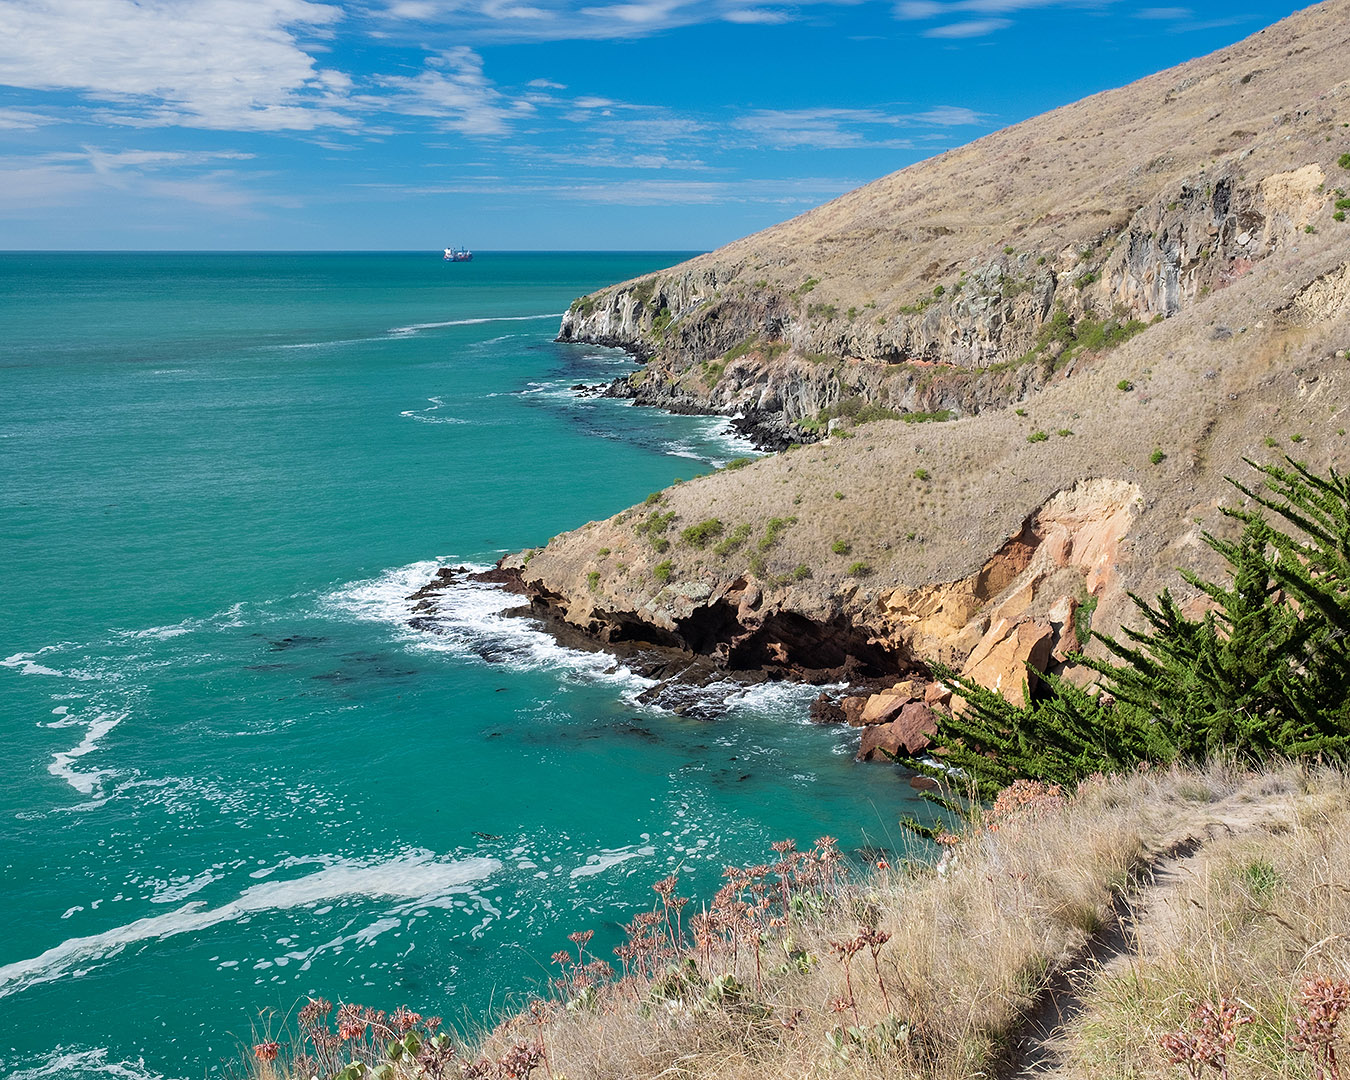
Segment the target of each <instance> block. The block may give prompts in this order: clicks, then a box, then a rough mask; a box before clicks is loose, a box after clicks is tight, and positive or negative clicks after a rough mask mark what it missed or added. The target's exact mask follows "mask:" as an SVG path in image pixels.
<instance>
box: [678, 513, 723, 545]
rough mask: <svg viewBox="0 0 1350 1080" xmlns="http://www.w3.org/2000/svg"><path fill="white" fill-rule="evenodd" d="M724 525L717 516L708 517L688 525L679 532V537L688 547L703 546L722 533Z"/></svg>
mask: <svg viewBox="0 0 1350 1080" xmlns="http://www.w3.org/2000/svg"><path fill="white" fill-rule="evenodd" d="M723 530H724V527H723V525H722V522H721V520H720V519H718V518H708V520H707V521H700V522H699V523H698V524H697V525H690V526H689V527H688V528H687V529H685V530H683V531H682V532H681V533H680V539H681V540H683V541H684V542H685V543H686V544H688V545H689V546H690V547H696V548H705V547H707V546H708V545H709V544H710V543H711V542H712V541H713V540H716V539H717V538H718V537H719V536H721V535H722V532H723Z"/></svg>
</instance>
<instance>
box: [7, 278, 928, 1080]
mask: <svg viewBox="0 0 1350 1080" xmlns="http://www.w3.org/2000/svg"><path fill="white" fill-rule="evenodd" d="M680 257H681V256H680V255H679V254H678V253H652V254H617V255H616V254H595V255H588V254H540V255H532V254H511V255H492V254H486V255H480V256H479V257H478V258H477V259H476V260H475V261H474V262H473V263H470V264H464V265H450V264H444V263H442V262H441V261H440V259H439V258H438V257H437V256H436V255H435V254H432V255H424V254H390V255H372V254H351V255H334V254H322V255H308V254H306V255H279V254H267V255H248V254H227V255H217V254H212V255H163V254H160V255H150V254H144V255H142V254H131V255H0V582H2V586H0V732H3V738H4V751H5V752H4V754H3V755H2V756H0V870H2V871H3V897H2V899H3V907H2V908H0V910H3V926H4V933H3V934H0V1071H2V1072H3V1073H4V1075H6V1076H10V1077H18V1078H20V1080H38V1078H46V1077H55V1078H66V1077H72V1078H73V1077H92V1076H102V1077H119V1078H124V1080H137V1078H148V1077H175V1078H176V1077H183V1078H191V1077H200V1076H206V1075H210V1074H213V1073H217V1072H220V1071H221V1070H222V1069H223V1068H224V1067H225V1065H224V1063H226V1062H229V1061H231V1060H233V1059H235V1058H236V1057H237V1055H238V1052H239V1048H240V1046H241V1045H243V1044H245V1043H249V1042H251V1041H253V1034H254V1032H259V1033H260V1032H262V1031H263V1030H265V1029H266V1026H267V1024H268V1023H269V1020H268V1019H267V1017H266V1015H265V1014H266V1011H267V1010H276V1011H277V1016H278V1019H275V1020H273V1021H270V1022H271V1023H272V1024H273V1027H274V1028H275V1027H278V1026H280V1023H281V1019H280V1018H284V1016H285V1015H286V1014H288V1013H289V1012H290V1011H291V1010H293V1008H294V1007H295V1005H296V1003H297V1002H303V1000H304V997H305V996H306V995H309V994H322V995H324V996H327V997H329V998H331V999H333V1000H335V1001H336V1000H347V1001H353V1000H354V1001H358V1002H361V1003H363V1004H370V1005H376V1006H379V1007H386V1008H392V1007H393V1006H394V1005H396V1004H399V1003H407V1004H409V1005H411V1006H413V1007H414V1008H416V1009H418V1010H419V1011H422V1012H427V1013H433V1012H435V1013H443V1014H445V1015H447V1016H449V1017H451V1018H454V1019H457V1020H462V1019H463V1018H464V1017H471V1016H475V1015H480V1014H481V1013H482V1012H483V1011H484V1010H487V1009H489V1008H492V1007H494V1006H500V1005H501V1003H502V1002H503V1001H504V1000H505V999H506V998H507V997H509V995H513V994H521V993H524V992H528V991H529V990H530V989H531V988H532V987H534V986H536V985H538V983H539V982H540V980H542V979H544V978H546V977H547V965H548V957H549V955H550V954H551V953H552V952H553V951H555V950H556V949H558V948H560V947H564V946H565V937H566V934H567V933H568V932H570V931H572V930H577V929H582V928H586V927H592V928H595V929H596V930H597V931H598V937H597V940H596V942H595V947H597V948H598V949H599V951H600V953H601V954H602V955H604V954H605V953H607V951H608V946H609V945H612V944H613V943H614V942H616V941H617V940H618V925H619V924H620V923H622V922H624V921H626V920H627V919H629V918H630V917H631V915H632V914H633V912H634V911H636V910H637V909H638V908H639V907H643V906H647V905H649V903H650V902H651V900H652V898H653V894H652V892H651V890H650V884H651V882H653V881H654V880H656V879H657V878H658V877H661V876H663V875H664V874H666V873H668V872H669V871H670V870H671V869H672V868H675V867H679V868H680V870H681V873H682V875H683V887H684V889H685V890H687V891H691V892H693V893H694V894H696V895H709V894H710V893H711V892H712V891H713V890H714V889H715V887H716V884H717V882H718V880H719V877H720V870H721V868H722V866H723V865H724V864H726V863H728V862H737V861H760V860H762V859H763V858H764V857H765V855H766V850H767V844H768V843H769V841H771V840H773V839H777V838H780V837H784V836H794V837H796V838H798V839H799V840H802V841H809V840H811V839H813V838H815V837H816V836H819V835H821V834H822V833H827V832H828V833H831V834H833V835H835V836H837V837H839V838H841V840H842V843H843V847H844V848H845V850H849V849H856V848H858V847H860V846H862V845H864V844H874V845H878V846H883V847H884V846H887V845H889V844H894V843H897V842H898V841H899V836H898V833H899V830H898V829H897V827H896V824H895V822H896V819H897V818H898V817H899V816H900V815H901V814H902V813H906V812H909V811H910V810H911V809H912V807H913V804H912V801H911V798H910V793H909V789H908V788H907V787H905V786H904V784H903V783H902V782H901V781H900V780H899V778H898V777H897V776H896V775H895V774H894V772H893V771H892V770H890V769H887V768H885V767H877V766H859V765H855V764H853V762H852V760H851V758H852V751H853V748H854V747H853V744H852V743H853V740H852V739H851V738H850V736H849V734H848V733H847V732H841V731H839V730H837V729H829V728H819V727H814V726H812V725H810V724H809V723H807V722H806V718H805V713H806V703H807V702H808V701H809V699H810V697H811V696H813V694H814V693H815V691H814V690H811V689H810V688H798V687H788V686H771V687H765V688H760V689H757V690H755V691H753V692H751V693H749V694H738V693H737V692H736V691H734V689H733V688H732V687H730V686H727V687H723V688H721V689H720V690H717V689H714V690H712V691H710V693H714V694H719V695H720V696H723V697H728V696H729V697H730V698H731V704H732V708H731V711H730V712H729V714H728V715H727V716H726V718H724V719H722V720H719V721H716V722H711V723H710V722H698V721H692V720H686V719H681V718H679V717H676V716H673V715H670V714H667V713H663V712H660V711H658V710H653V709H648V708H645V707H642V706H639V705H636V704H635V703H634V701H633V698H634V695H635V694H636V692H638V691H640V690H641V688H642V687H643V685H644V684H643V683H642V681H641V680H639V679H637V678H635V677H634V676H632V675H630V674H628V673H627V672H625V671H623V670H622V669H620V668H617V667H616V666H615V665H614V664H613V662H612V661H610V660H608V659H606V658H604V657H602V656H598V655H591V654H579V653H572V652H567V651H565V650H563V649H561V648H559V647H558V646H557V645H556V644H554V643H553V642H552V641H551V639H549V638H548V637H546V636H545V635H543V634H542V633H539V632H538V631H536V630H534V629H533V628H531V627H530V626H529V625H528V624H527V623H524V622H522V621H520V620H508V619H504V618H503V617H502V616H501V615H500V611H501V610H502V609H503V608H505V607H507V606H509V605H510V603H511V601H510V600H509V599H508V598H505V597H504V596H502V595H501V594H500V593H498V592H497V591H496V590H494V589H491V588H486V587H481V588H470V589H461V590H459V592H458V593H457V594H456V595H455V597H454V603H453V605H452V610H451V611H450V612H449V614H448V615H447V617H446V619H445V622H444V626H443V629H444V631H445V632H444V633H442V634H431V633H425V632H420V633H419V632H416V631H413V630H410V629H409V628H408V627H407V625H406V618H407V615H408V612H409V608H410V606H411V605H410V604H409V602H408V601H407V600H406V597H407V595H408V594H409V593H411V592H412V591H413V590H415V589H416V588H418V587H419V586H420V585H422V584H424V583H425V581H426V580H427V579H428V578H429V577H430V575H431V573H432V572H433V571H434V569H435V567H436V565H437V560H440V561H445V562H452V563H461V562H469V563H478V564H487V563H490V562H492V561H493V560H495V559H496V558H497V557H498V556H499V555H501V554H502V553H503V552H504V551H507V550H514V549H518V548H521V547H525V546H529V545H532V544H538V543H542V542H543V541H544V540H546V539H547V538H548V537H549V536H550V535H552V534H553V533H556V532H558V531H561V530H563V529H567V528H571V527H574V526H576V525H579V524H581V523H582V522H584V521H587V520H589V519H593V518H599V517H604V516H608V515H610V514H612V513H615V512H616V511H618V510H620V509H622V508H623V507H625V506H627V505H629V504H631V503H632V502H635V501H637V500H639V499H641V498H642V497H643V496H645V495H646V494H647V493H648V492H650V491H652V490H655V489H657V488H660V487H662V486H664V485H666V484H668V483H670V482H671V481H672V480H674V479H675V478H676V477H680V476H684V477H689V476H692V475H694V474H695V473H696V472H699V471H706V470H707V469H709V468H711V467H712V466H714V465H716V464H720V463H723V462H725V461H726V460H728V459H729V458H732V457H735V456H739V455H741V454H743V453H745V452H746V447H745V446H744V445H743V444H740V443H738V442H737V441H736V440H735V439H733V438H732V437H730V436H729V435H727V434H725V422H724V421H720V420H716V419H711V418H699V417H674V416H666V415H664V414H660V413H655V412H653V411H651V410H641V409H635V408H632V407H630V406H628V405H627V404H625V403H623V402H617V401H607V400H596V399H580V398H578V397H577V396H576V395H575V394H574V393H573V392H572V391H571V390H570V389H569V388H570V387H571V386H572V385H573V384H576V383H579V382H587V383H590V382H598V381H601V380H608V379H610V378H612V377H614V376H615V375H617V374H619V373H621V372H624V371H627V370H631V369H632V364H631V362H630V361H629V360H627V359H626V358H625V357H624V356H623V355H622V354H621V353H618V352H616V351H613V350H604V349H595V348H589V347H580V346H563V345H557V344H554V343H553V342H552V341H551V338H552V336H553V334H554V333H555V332H556V328H557V322H558V319H557V316H558V314H559V313H561V312H562V310H563V309H564V308H565V307H566V306H567V304H568V303H569V302H570V301H571V299H572V298H573V297H575V296H578V295H580V294H582V293H584V292H586V291H588V290H590V289H593V288H595V287H597V286H599V285H602V284H605V283H607V282H611V281H616V280H620V279H623V278H627V277H631V276H634V275H636V274H639V273H643V272H646V271H648V270H652V269H656V268H659V267H662V266H666V265H669V264H670V263H672V262H674V261H676V260H677V259H678V258H680Z"/></svg>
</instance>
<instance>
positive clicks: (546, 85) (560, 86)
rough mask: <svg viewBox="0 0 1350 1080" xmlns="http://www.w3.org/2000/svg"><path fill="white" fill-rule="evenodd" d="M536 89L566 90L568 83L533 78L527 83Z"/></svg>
mask: <svg viewBox="0 0 1350 1080" xmlns="http://www.w3.org/2000/svg"><path fill="white" fill-rule="evenodd" d="M525 85H526V86H530V87H533V88H534V89H536V90H566V89H567V85H566V84H565V83H560V82H550V81H549V80H548V79H531V80H530V81H529V82H527V83H526V84H525Z"/></svg>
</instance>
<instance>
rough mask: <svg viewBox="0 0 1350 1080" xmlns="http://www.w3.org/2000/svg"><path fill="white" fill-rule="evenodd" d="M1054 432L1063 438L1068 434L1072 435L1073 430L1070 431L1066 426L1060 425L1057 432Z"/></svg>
mask: <svg viewBox="0 0 1350 1080" xmlns="http://www.w3.org/2000/svg"><path fill="white" fill-rule="evenodd" d="M1055 434H1056V435H1058V436H1059V437H1060V438H1061V439H1064V438H1068V437H1069V436H1070V435H1072V434H1073V432H1072V431H1070V430H1069V429H1068V428H1066V427H1062V428H1060V429H1059V430H1058V431H1057V432H1055Z"/></svg>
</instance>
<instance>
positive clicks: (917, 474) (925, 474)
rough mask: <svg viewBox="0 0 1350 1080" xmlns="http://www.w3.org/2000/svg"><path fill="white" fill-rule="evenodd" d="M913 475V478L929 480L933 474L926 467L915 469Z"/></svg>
mask: <svg viewBox="0 0 1350 1080" xmlns="http://www.w3.org/2000/svg"><path fill="white" fill-rule="evenodd" d="M913 475H914V479H915V480H931V479H932V478H933V474H932V473H930V472H929V471H928V470H927V469H915V470H914V474H913Z"/></svg>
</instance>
